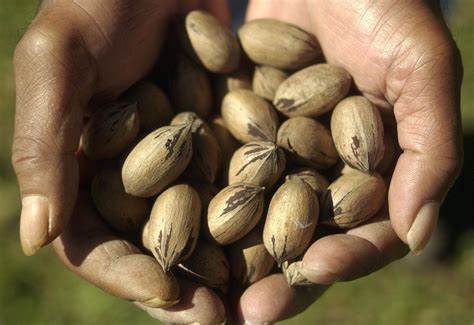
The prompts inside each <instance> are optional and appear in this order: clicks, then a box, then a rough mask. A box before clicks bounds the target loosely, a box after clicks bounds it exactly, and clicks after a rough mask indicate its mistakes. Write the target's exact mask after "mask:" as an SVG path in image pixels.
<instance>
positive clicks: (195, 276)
mask: <svg viewBox="0 0 474 325" xmlns="http://www.w3.org/2000/svg"><path fill="white" fill-rule="evenodd" d="M178 272H179V273H180V274H182V275H184V276H185V277H187V278H189V279H191V280H193V281H196V282H198V283H202V284H204V285H206V286H208V287H210V288H213V289H218V290H221V291H223V292H226V291H227V287H228V285H229V280H230V265H229V261H228V260H227V257H226V255H225V252H224V249H223V248H222V247H221V246H218V245H214V244H210V243H207V242H205V241H202V240H201V241H198V243H197V244H196V248H195V249H194V252H193V253H192V254H191V256H190V257H189V258H188V259H186V260H185V261H183V262H182V263H181V264H179V265H178Z"/></svg>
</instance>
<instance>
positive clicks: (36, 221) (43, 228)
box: [20, 195, 49, 256]
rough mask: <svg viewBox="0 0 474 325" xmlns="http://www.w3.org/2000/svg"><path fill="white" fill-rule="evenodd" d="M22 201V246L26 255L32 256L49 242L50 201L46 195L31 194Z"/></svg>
mask: <svg viewBox="0 0 474 325" xmlns="http://www.w3.org/2000/svg"><path fill="white" fill-rule="evenodd" d="M21 203H22V208H21V219H20V240H21V246H22V248H23V252H24V253H25V255H27V256H32V255H34V254H35V253H36V252H37V251H38V250H39V249H40V248H41V247H42V246H43V245H45V244H46V243H47V242H48V237H49V236H48V226H49V220H48V219H49V202H48V199H47V198H45V197H44V196H38V195H30V196H27V197H24V198H23V200H22V201H21Z"/></svg>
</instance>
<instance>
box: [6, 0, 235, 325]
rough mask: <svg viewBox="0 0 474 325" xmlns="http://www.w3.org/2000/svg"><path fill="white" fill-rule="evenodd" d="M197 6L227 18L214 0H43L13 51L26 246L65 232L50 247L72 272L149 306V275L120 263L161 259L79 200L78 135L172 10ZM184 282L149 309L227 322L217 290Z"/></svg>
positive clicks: (154, 52) (147, 60) (152, 53)
mask: <svg viewBox="0 0 474 325" xmlns="http://www.w3.org/2000/svg"><path fill="white" fill-rule="evenodd" d="M198 7H199V8H202V9H204V10H207V11H209V12H211V13H212V14H213V15H215V16H217V17H219V18H220V19H222V20H223V21H224V22H227V23H228V20H229V15H228V11H227V7H226V3H225V2H223V1H220V0H202V1H198V0H189V1H174V0H168V1H159V2H157V1H153V0H139V1H111V0H110V1H109V0H105V1H93V0H78V1H61V0H56V1H54V0H46V1H44V2H43V4H42V5H41V8H40V11H39V13H38V15H37V17H36V18H35V20H34V21H33V23H32V24H31V26H30V27H29V29H28V31H27V32H26V33H25V35H24V36H23V38H22V40H21V41H20V42H19V44H18V46H17V49H16V52H15V74H16V91H17V107H16V120H15V135H14V143H13V152H12V163H13V166H14V169H15V172H16V174H17V177H18V182H19V184H20V190H21V196H22V205H23V207H22V212H21V222H20V237H21V242H22V247H23V250H24V252H25V254H26V255H33V254H34V253H35V252H36V251H37V250H38V249H40V248H41V247H42V246H44V245H46V244H48V243H49V242H51V241H52V240H54V239H55V238H56V237H57V236H58V235H59V234H60V233H61V236H60V238H58V239H57V240H56V241H55V243H54V248H55V250H56V253H57V254H58V256H59V257H60V259H61V260H62V261H63V263H65V264H66V265H67V266H68V267H69V268H70V269H71V270H72V271H73V272H75V273H76V274H78V275H80V276H81V277H83V278H85V279H87V280H89V281H90V282H92V283H93V284H94V285H96V286H98V287H99V288H102V289H104V290H105V291H108V292H110V293H112V294H114V295H116V296H119V297H121V298H123V299H127V300H131V301H136V302H138V303H145V304H146V305H148V306H152V307H153V298H156V297H155V295H156V294H157V292H159V290H160V288H159V287H158V286H157V285H156V284H155V283H154V282H153V280H154V277H153V275H152V274H151V275H143V274H140V273H139V270H128V269H124V268H123V263H122V261H123V260H124V258H130V256H131V255H133V257H132V258H135V259H140V260H142V261H144V262H143V263H144V267H148V268H154V267H156V265H158V264H157V262H156V261H155V260H154V259H152V258H150V259H144V258H143V257H145V255H141V254H140V253H139V251H138V249H137V248H136V247H135V246H133V245H132V244H131V243H128V242H127V241H125V240H121V239H118V238H116V237H115V236H114V235H113V234H112V233H111V232H110V231H109V230H107V228H106V227H104V225H103V223H102V222H101V221H100V219H98V218H97V215H96V213H95V212H94V209H93V208H92V205H91V203H90V200H88V199H87V196H86V197H84V196H83V195H81V198H80V199H79V200H78V189H79V179H80V176H81V174H82V172H83V170H81V163H80V161H81V160H80V159H79V157H82V156H83V155H82V154H81V152H80V150H78V148H79V139H80V135H81V131H82V127H83V120H84V115H85V111H86V110H88V109H91V107H94V105H95V104H96V103H100V102H104V101H110V100H113V99H115V98H116V97H117V96H118V95H120V94H121V93H122V92H123V91H124V90H126V89H127V88H129V87H130V86H131V85H133V84H134V83H135V82H136V81H138V80H139V79H141V78H143V77H144V76H145V75H146V73H147V72H148V71H149V70H150V69H151V68H152V66H153V65H154V64H155V62H156V59H157V58H158V54H159V52H160V49H161V45H162V41H163V39H164V37H165V35H166V26H167V24H168V21H169V20H170V18H171V17H172V16H173V15H175V14H177V13H183V12H187V11H189V10H191V9H194V8H198ZM71 215H72V216H73V217H72V219H71V220H69V217H70V216H71ZM137 272H138V273H137ZM181 284H182V285H181V288H182V298H181V302H180V303H179V304H178V305H175V306H173V307H172V308H171V309H169V310H159V311H156V310H154V309H153V308H149V307H148V308H149V310H150V312H154V315H155V316H157V317H159V318H160V319H162V320H163V321H166V322H178V323H186V322H192V321H199V322H202V323H211V322H221V321H223V317H225V312H224V307H223V304H222V302H221V301H220V299H219V298H218V297H217V295H216V294H215V293H213V292H212V291H211V290H210V289H207V288H204V287H200V286H197V285H196V284H192V283H190V282H182V283H181ZM193 305H194V306H193Z"/></svg>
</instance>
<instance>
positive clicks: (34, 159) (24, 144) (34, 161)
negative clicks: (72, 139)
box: [11, 136, 49, 174]
mask: <svg viewBox="0 0 474 325" xmlns="http://www.w3.org/2000/svg"><path fill="white" fill-rule="evenodd" d="M48 147H49V146H48V145H47V144H46V143H44V142H42V141H41V140H38V139H34V138H32V137H28V136H25V137H23V136H22V137H20V136H17V137H15V138H14V141H13V146H12V155H11V163H12V166H13V169H14V171H15V173H16V174H19V173H21V172H22V171H23V170H25V169H32V168H34V167H35V166H37V165H40V164H42V163H44V161H45V160H47V157H48V155H47V154H45V153H46V152H47V151H48V150H47V148H48Z"/></svg>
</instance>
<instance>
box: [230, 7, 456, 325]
mask: <svg viewBox="0 0 474 325" xmlns="http://www.w3.org/2000/svg"><path fill="white" fill-rule="evenodd" d="M435 2H436V1H421V0H417V1H369V0H357V1H354V0H351V1H324V0H321V1H319V0H292V1H287V0H275V1H260V0H253V1H250V4H249V8H248V11H247V20H252V19H257V18H267V17H270V18H276V19H280V20H284V21H287V22H290V23H293V24H295V25H298V26H300V27H302V28H303V29H305V30H307V31H309V32H311V33H313V34H314V35H315V36H316V38H317V39H318V40H319V42H320V44H321V47H322V49H323V52H324V55H325V58H326V59H327V61H328V62H329V63H332V64H335V65H338V66H342V67H344V68H345V69H346V70H347V71H349V73H350V74H351V75H352V76H353V78H354V83H355V86H356V87H357V89H358V90H359V91H360V92H361V93H362V94H363V95H364V96H366V97H367V98H369V99H370V100H371V101H372V102H374V103H375V104H376V105H377V106H378V107H379V108H380V109H381V110H382V113H383V115H385V116H388V117H390V115H392V116H394V120H395V121H396V128H397V132H398V140H399V145H400V147H401V149H402V150H403V153H402V154H401V156H400V157H399V159H398V161H397V163H396V167H395V171H394V173H393V175H392V178H391V183H390V187H389V194H388V200H389V201H388V203H389V204H388V212H389V213H387V212H383V213H381V214H379V216H378V217H377V218H375V219H374V220H372V221H370V222H369V223H366V224H364V225H362V226H358V227H356V228H354V229H351V230H349V231H347V232H346V233H345V234H337V235H330V236H326V237H323V238H321V239H319V240H317V241H316V242H315V243H314V244H313V245H312V246H311V247H310V248H309V249H308V251H307V252H306V254H305V256H304V258H303V270H302V273H303V275H305V276H306V277H307V278H308V279H309V280H311V281H312V282H314V283H316V284H319V285H318V286H315V287H314V288H312V289H293V288H289V287H288V286H287V285H285V280H284V278H283V276H282V275H272V276H270V277H267V278H265V279H263V280H262V281H260V282H258V283H255V284H254V285H252V286H251V287H249V288H248V289H247V290H246V291H245V292H244V293H243V294H242V296H241V298H240V301H239V310H238V312H239V317H240V319H241V320H242V321H243V320H245V321H247V322H249V323H255V324H257V323H265V322H275V321H278V320H282V319H285V318H288V317H291V316H292V315H294V314H296V313H298V312H301V311H302V310H304V309H305V308H307V307H308V306H309V305H311V303H313V302H314V300H315V299H317V298H318V297H319V296H320V295H321V293H322V292H323V291H324V289H325V288H326V286H327V285H330V284H331V283H334V282H336V281H344V280H352V279H356V278H358V277H361V276H365V275H367V274H369V273H371V272H373V271H375V270H378V269H380V268H382V267H384V266H385V265H387V264H388V263H390V262H392V261H394V260H396V259H398V258H400V257H401V256H403V255H404V254H406V252H407V248H406V245H405V244H408V247H409V248H410V250H411V251H412V252H413V253H414V254H419V253H420V252H421V251H422V250H423V248H424V247H425V246H426V244H427V242H428V240H429V238H430V237H431V234H432V232H433V230H434V228H435V225H436V222H437V218H438V213H439V208H440V205H441V203H442V202H443V199H444V197H445V195H446V193H447V192H448V190H449V188H450V187H451V185H452V184H453V182H454V180H455V178H456V177H457V175H458V173H459V170H460V167H461V165H462V159H463V153H462V136H461V122H460V113H459V96H460V86H461V80H462V65H461V60H460V56H459V52H458V50H457V47H456V45H455V43H454V41H453V39H452V37H451V36H450V34H449V31H448V30H447V28H446V27H445V25H444V23H443V22H442V21H441V20H440V18H439V17H440V15H439V10H438V8H437V7H436V6H435V5H434V3H435ZM389 215H390V217H389Z"/></svg>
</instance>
